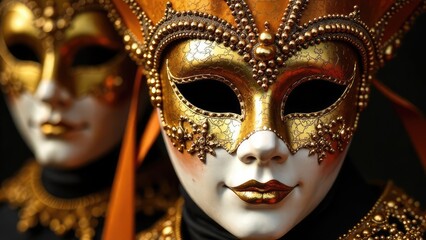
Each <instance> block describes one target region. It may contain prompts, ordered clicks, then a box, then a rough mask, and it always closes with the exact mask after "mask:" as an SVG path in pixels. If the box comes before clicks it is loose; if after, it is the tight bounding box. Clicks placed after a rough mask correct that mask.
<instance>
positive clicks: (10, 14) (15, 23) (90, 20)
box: [0, 1, 135, 103]
mask: <svg viewBox="0 0 426 240" xmlns="http://www.w3.org/2000/svg"><path fill="white" fill-rule="evenodd" d="M108 6H109V5H108V4H106V3H105V5H103V4H102V3H99V2H96V1H6V2H4V3H3V5H2V11H1V12H2V15H1V28H0V29H1V30H0V31H1V36H2V37H1V39H0V69H1V73H2V75H1V78H0V82H1V85H2V86H3V89H4V90H5V91H6V92H10V93H18V92H21V91H28V92H30V93H32V94H34V93H35V91H36V89H37V87H38V86H39V84H40V82H41V81H42V80H48V81H56V82H57V83H58V84H59V85H61V86H63V87H65V88H66V90H67V91H68V92H69V93H70V94H71V95H72V96H74V97H76V98H79V97H82V96H84V95H87V94H93V95H95V96H98V97H99V98H101V99H104V100H105V101H106V102H109V103H114V102H116V101H118V100H119V99H120V98H121V97H122V96H123V95H125V94H128V93H129V89H130V88H131V85H132V83H131V80H132V76H133V75H134V72H135V66H134V64H133V63H132V62H131V61H130V59H129V58H128V57H127V54H126V53H125V51H124V49H123V45H122V41H121V39H120V38H119V37H118V35H117V33H116V32H115V30H114V28H113V27H111V23H110V20H109V19H108V17H107V14H105V9H106V8H107V7H108ZM129 80H130V81H129Z"/></svg>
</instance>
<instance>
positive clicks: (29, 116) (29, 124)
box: [8, 81, 129, 168]
mask: <svg viewBox="0 0 426 240" xmlns="http://www.w3.org/2000/svg"><path fill="white" fill-rule="evenodd" d="M8 106H9V109H10V110H11V113H12V115H13V117H14V120H15V123H16V124H17V126H18V128H19V130H20V132H21V134H22V135H23V137H24V139H25V140H26V142H27V143H28V144H29V146H30V148H31V149H32V151H33V152H34V154H35V158H36V160H37V161H39V162H40V163H41V164H43V165H54V166H57V167H63V168H76V167H80V166H82V165H85V164H87V163H89V162H90V161H92V160H94V159H96V158H97V157H99V156H100V155H102V154H105V153H106V152H107V151H108V150H110V149H111V148H112V147H113V146H114V145H116V144H117V143H118V142H119V141H120V139H121V137H122V133H123V131H124V127H125V124H126V119H127V112H128V106H129V100H128V99H127V100H124V101H121V102H120V103H118V104H114V105H110V104H106V103H105V102H103V101H101V100H99V99H98V98H96V97H93V96H90V95H89V96H86V97H83V98H79V99H75V98H73V97H71V96H70V94H69V93H68V92H67V91H66V90H65V89H64V88H62V87H60V86H58V84H57V83H56V82H54V81H42V82H41V83H40V84H39V87H38V89H37V91H36V93H35V94H34V95H33V94H29V93H27V92H23V93H22V94H19V95H17V96H9V99H8ZM48 126H65V128H66V129H67V131H66V132H65V133H63V134H60V135H57V136H55V135H46V134H45V131H44V132H43V131H42V128H43V127H48Z"/></svg>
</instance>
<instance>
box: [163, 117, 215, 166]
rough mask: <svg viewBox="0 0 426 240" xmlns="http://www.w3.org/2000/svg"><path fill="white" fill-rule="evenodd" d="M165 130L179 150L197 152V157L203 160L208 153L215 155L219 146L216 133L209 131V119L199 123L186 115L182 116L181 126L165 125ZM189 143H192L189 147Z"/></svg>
mask: <svg viewBox="0 0 426 240" xmlns="http://www.w3.org/2000/svg"><path fill="white" fill-rule="evenodd" d="M164 130H165V132H166V135H167V136H168V137H169V138H170V139H171V141H172V145H173V146H174V147H176V148H177V149H178V151H179V152H183V151H184V150H187V152H188V153H190V154H194V153H197V157H198V158H199V159H200V160H201V161H202V162H205V161H206V154H207V153H209V154H211V155H213V156H214V155H215V152H214V148H216V147H218V146H219V144H218V143H217V141H216V140H215V137H214V135H213V134H210V133H208V130H209V124H208V122H207V120H205V121H204V122H203V123H202V124H201V125H199V124H196V123H194V122H193V121H192V120H190V119H188V118H186V117H181V118H180V122H179V126H177V127H176V126H169V125H165V126H164ZM188 143H190V144H191V145H190V147H189V148H188V147H187V144H188Z"/></svg>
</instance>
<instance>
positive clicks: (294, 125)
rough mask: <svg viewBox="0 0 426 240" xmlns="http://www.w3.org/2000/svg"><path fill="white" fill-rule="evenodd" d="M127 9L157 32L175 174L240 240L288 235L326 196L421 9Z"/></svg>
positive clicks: (212, 5)
mask: <svg viewBox="0 0 426 240" xmlns="http://www.w3.org/2000/svg"><path fill="white" fill-rule="evenodd" d="M118 2H120V4H118V3H117V6H119V8H123V2H122V1H118ZM124 2H125V3H127V4H128V5H129V6H128V7H129V9H130V11H132V12H133V14H134V15H133V16H132V17H128V18H127V19H125V20H128V21H130V22H131V21H134V19H135V16H136V17H137V20H138V21H137V22H138V23H141V24H142V26H139V28H138V29H147V30H148V31H146V32H144V34H143V37H141V38H145V39H144V41H145V44H144V48H143V50H145V51H146V53H145V54H144V59H143V61H144V62H145V69H147V72H148V74H147V77H148V86H149V87H150V91H149V92H150V95H151V101H152V103H153V104H154V106H156V107H157V108H158V110H159V118H160V121H161V124H162V133H163V136H164V138H165V142H166V145H167V149H168V152H169V155H170V158H171V160H172V163H173V165H174V168H175V170H176V172H177V175H178V177H179V179H180V181H181V183H182V185H183V187H184V188H185V190H186V191H187V192H188V194H189V196H190V197H191V198H192V200H194V202H195V203H196V204H197V205H198V206H199V207H200V208H201V209H202V210H203V211H204V212H205V213H207V215H209V216H210V217H211V218H212V219H213V220H214V221H216V222H217V223H218V224H219V225H221V226H222V227H223V228H225V229H226V230H228V231H229V232H230V233H232V234H233V235H234V236H236V237H237V238H239V239H276V238H279V237H281V236H283V235H285V234H286V233H287V232H288V231H289V230H291V229H292V228H293V227H294V226H295V225H296V224H297V223H299V222H300V221H301V220H302V219H304V218H305V217H306V216H307V215H308V214H309V213H310V212H311V211H312V210H313V209H314V208H315V207H316V206H317V205H318V204H319V203H320V202H321V200H322V199H323V198H324V197H325V195H326V194H327V192H328V191H329V189H330V188H331V186H332V185H333V183H334V181H335V178H336V176H337V175H338V173H339V171H340V167H341V165H342V163H343V161H344V158H345V156H346V152H347V150H348V147H349V144H350V142H351V139H352V136H353V134H354V132H355V129H356V127H357V124H358V119H359V117H360V114H361V112H362V110H363V109H364V108H365V107H366V105H367V102H368V96H369V85H370V82H371V80H372V76H373V75H374V73H375V71H376V70H377V69H378V67H379V66H380V65H381V64H383V61H384V57H385V56H391V55H392V53H393V48H394V47H395V46H396V43H395V45H394V41H395V42H399V40H398V41H397V39H398V38H399V37H400V35H402V32H398V29H399V28H400V27H401V26H402V24H403V23H404V20H405V19H407V16H408V15H409V14H408V15H407V13H412V12H414V11H415V9H417V8H419V6H420V5H421V3H420V1H413V2H411V3H410V4H407V3H406V2H405V1H402V3H401V2H398V3H394V2H393V1H386V0H383V1H376V2H374V3H373V2H360V1H315V0H311V1H288V0H282V1H280V0H277V1H251V0H246V1H243V0H236V1H217V0H215V1H208V0H206V1H195V0H194V1H192V0H189V1H170V0H168V1H167V2H171V4H170V3H166V1H156V4H155V5H154V4H151V2H150V1H145V0H137V1H124ZM394 4H396V5H394ZM398 6H400V7H401V8H398ZM141 9H142V10H143V12H142V11H141ZM401 9H403V10H401ZM418 11H419V12H420V10H418ZM123 18H125V17H123ZM390 21H392V24H389V25H387V24H385V22H386V23H388V22H390ZM129 28H130V29H131V30H132V28H133V29H134V26H132V25H129ZM133 32H134V33H135V35H138V34H137V33H138V32H137V31H133ZM135 51H136V50H135Z"/></svg>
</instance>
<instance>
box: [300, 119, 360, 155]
mask: <svg viewBox="0 0 426 240" xmlns="http://www.w3.org/2000/svg"><path fill="white" fill-rule="evenodd" d="M315 128H316V134H315V135H311V139H312V141H311V142H310V143H308V144H306V145H304V146H303V148H308V149H309V150H310V151H309V156H311V155H313V154H315V153H316V154H318V163H321V162H322V161H323V160H324V159H325V157H326V154H327V153H329V154H333V153H335V152H336V150H338V151H340V152H342V151H343V150H344V147H345V146H346V144H348V143H349V140H350V139H351V138H352V135H353V132H354V129H353V128H352V127H347V126H346V124H345V120H344V119H343V117H338V118H337V119H336V120H332V121H331V122H330V123H319V124H317V126H316V127H315Z"/></svg>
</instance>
